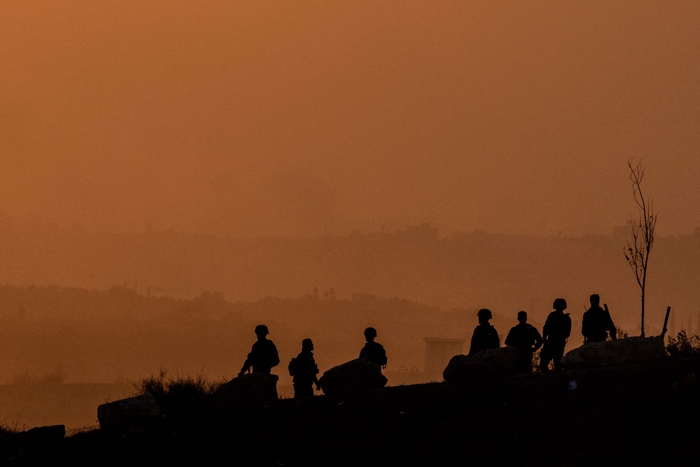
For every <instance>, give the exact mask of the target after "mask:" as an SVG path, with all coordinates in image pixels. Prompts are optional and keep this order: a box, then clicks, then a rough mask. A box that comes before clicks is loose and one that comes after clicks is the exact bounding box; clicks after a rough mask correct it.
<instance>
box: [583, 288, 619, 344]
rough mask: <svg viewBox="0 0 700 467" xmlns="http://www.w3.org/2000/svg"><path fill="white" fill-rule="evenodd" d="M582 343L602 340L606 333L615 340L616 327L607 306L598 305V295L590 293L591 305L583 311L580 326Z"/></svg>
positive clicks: (606, 336)
mask: <svg viewBox="0 0 700 467" xmlns="http://www.w3.org/2000/svg"><path fill="white" fill-rule="evenodd" d="M581 333H582V334H583V343H584V344H588V343H589V342H603V341H604V340H606V339H607V338H608V333H610V337H611V338H612V340H617V329H616V328H615V324H614V323H613V320H612V318H611V317H610V312H609V311H608V308H607V306H606V307H605V309H603V308H601V307H600V296H599V295H598V294H593V295H591V307H590V308H589V309H588V310H586V312H585V313H583V324H582V326H581Z"/></svg>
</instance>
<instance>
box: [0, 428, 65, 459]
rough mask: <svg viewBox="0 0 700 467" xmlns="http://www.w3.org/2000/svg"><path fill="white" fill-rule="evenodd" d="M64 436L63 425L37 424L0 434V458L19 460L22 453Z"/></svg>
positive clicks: (39, 447) (54, 443)
mask: <svg viewBox="0 0 700 467" xmlns="http://www.w3.org/2000/svg"><path fill="white" fill-rule="evenodd" d="M65 436H66V427H65V425H50V426H38V427H35V428H32V429H29V430H27V431H22V432H19V433H9V434H6V435H4V436H0V459H3V460H5V461H7V460H19V459H21V457H22V455H23V454H24V453H27V452H31V451H34V450H37V449H44V448H47V447H49V446H53V445H56V444H57V443H59V442H61V441H63V438H64V437H65ZM13 458H14V459H13Z"/></svg>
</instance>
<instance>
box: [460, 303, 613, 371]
mask: <svg viewBox="0 0 700 467" xmlns="http://www.w3.org/2000/svg"><path fill="white" fill-rule="evenodd" d="M590 302H591V307H590V308H588V309H587V310H586V311H585V312H584V313H583V323H582V326H581V333H582V334H583V338H584V340H583V343H584V344H587V343H590V342H602V341H604V340H606V339H607V338H608V336H610V338H611V339H613V340H615V339H617V328H616V327H615V324H614V323H613V320H612V318H611V317H610V312H609V310H608V307H607V306H605V305H604V308H601V307H600V296H599V295H598V294H593V295H591V296H590ZM552 307H553V308H554V311H552V312H551V313H550V314H549V316H547V320H546V321H545V323H544V327H543V328H542V334H541V335H540V333H539V331H538V330H537V328H535V327H534V326H532V325H530V324H528V323H527V313H526V312H524V311H519V312H518V325H516V326H514V327H513V328H512V329H511V330H510V332H509V333H508V336H507V337H506V340H505V344H506V346H510V347H515V348H516V349H518V350H519V358H518V371H519V372H521V373H531V372H532V357H533V354H534V353H535V352H536V351H537V350H539V349H540V347H541V348H542V351H541V352H540V362H539V367H540V371H543V372H546V371H549V364H550V362H553V366H554V369H555V370H560V369H561V359H562V357H563V356H564V348H565V347H566V341H567V340H568V339H569V336H570V335H571V317H570V316H569V314H568V313H564V310H566V300H564V299H563V298H557V299H556V300H554V304H553V305H552ZM477 316H478V317H479V325H478V326H477V327H476V329H474V334H473V336H472V341H471V347H470V349H469V353H470V354H474V353H477V352H480V351H482V350H485V349H497V348H499V347H500V346H501V341H500V338H499V337H498V332H497V331H496V329H495V328H494V327H493V326H492V325H491V323H489V320H491V318H492V314H491V310H488V309H486V308H482V309H481V310H479V311H478V313H477Z"/></svg>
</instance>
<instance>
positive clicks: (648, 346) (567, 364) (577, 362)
mask: <svg viewBox="0 0 700 467" xmlns="http://www.w3.org/2000/svg"><path fill="white" fill-rule="evenodd" d="M665 356H666V349H665V348H664V340H663V337H661V336H656V337H629V338H627V339H618V340H615V341H604V342H592V343H590V344H584V345H582V346H581V347H578V348H576V349H573V350H571V351H570V352H567V354H566V355H564V358H562V360H561V364H562V367H564V369H565V370H573V369H577V368H600V367H606V366H620V365H634V364H638V363H648V362H651V361H654V360H656V359H659V358H663V357H665Z"/></svg>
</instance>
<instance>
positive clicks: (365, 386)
mask: <svg viewBox="0 0 700 467" xmlns="http://www.w3.org/2000/svg"><path fill="white" fill-rule="evenodd" d="M319 382H320V383H321V388H322V389H323V393H324V394H326V395H329V396H332V395H345V394H352V393H356V392H362V391H370V390H372V389H381V388H383V387H384V386H386V383H387V379H386V377H385V376H384V375H383V374H382V369H381V367H380V366H379V365H377V364H376V363H373V362H369V361H367V360H365V359H362V358H357V359H355V360H351V361H349V362H347V363H343V364H342V365H338V366H335V367H333V368H331V369H330V370H328V371H326V372H325V373H323V376H321V379H320V380H319Z"/></svg>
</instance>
